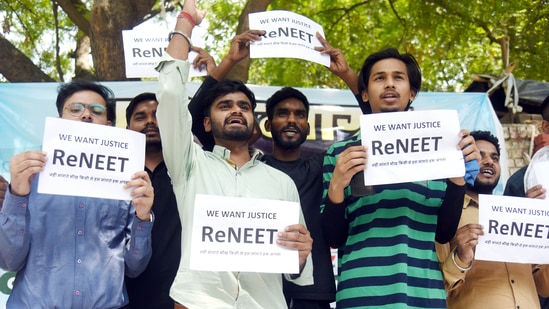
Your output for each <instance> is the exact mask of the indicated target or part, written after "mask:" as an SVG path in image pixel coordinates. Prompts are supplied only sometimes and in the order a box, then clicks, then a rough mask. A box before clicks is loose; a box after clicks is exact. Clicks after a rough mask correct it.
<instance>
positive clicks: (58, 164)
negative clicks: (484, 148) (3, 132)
mask: <svg viewBox="0 0 549 309" xmlns="http://www.w3.org/2000/svg"><path fill="white" fill-rule="evenodd" d="M42 150H43V151H45V152H46V154H47V157H48V162H47V163H46V166H45V167H44V171H42V172H41V173H40V178H39V179H38V192H39V193H47V194H59V195H75V196H88V197H97V198H107V199H117V200H131V199H132V198H131V196H130V192H131V191H132V188H129V189H124V188H123V186H124V184H125V183H127V182H128V181H129V180H130V179H131V176H132V175H133V174H134V173H135V172H138V171H142V170H143V167H144V166H145V135H144V134H142V133H139V132H135V131H132V130H127V129H121V128H116V127H111V126H108V125H98V124H92V123H87V122H81V121H75V120H67V119H62V118H52V117H47V118H46V124H45V127H44V139H43V143H42Z"/></svg>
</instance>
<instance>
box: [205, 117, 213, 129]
mask: <svg viewBox="0 0 549 309" xmlns="http://www.w3.org/2000/svg"><path fill="white" fill-rule="evenodd" d="M211 121H212V120H211V119H210V117H209V116H206V117H204V122H203V123H204V131H206V132H211V131H212V122H211Z"/></svg>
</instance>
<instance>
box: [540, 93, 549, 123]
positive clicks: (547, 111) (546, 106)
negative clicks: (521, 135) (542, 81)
mask: <svg viewBox="0 0 549 309" xmlns="http://www.w3.org/2000/svg"><path fill="white" fill-rule="evenodd" d="M541 118H543V120H545V121H549V95H548V96H547V97H546V98H545V100H543V103H541Z"/></svg>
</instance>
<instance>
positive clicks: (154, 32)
mask: <svg viewBox="0 0 549 309" xmlns="http://www.w3.org/2000/svg"><path fill="white" fill-rule="evenodd" d="M201 29H202V28H200V27H196V28H195V29H194V30H193V36H192V37H191V40H192V42H193V45H195V46H204V38H203V31H201ZM168 33H169V31H167V30H165V29H160V28H159V29H155V28H150V29H137V30H135V29H134V30H123V31H122V41H123V44H124V62H125V64H126V77H127V78H140V77H153V78H158V72H157V71H156V70H155V69H154V68H155V67H156V65H157V64H158V62H159V61H160V59H161V58H162V56H163V55H164V53H165V52H166V48H167V47H168V42H169V41H168ZM175 35H178V34H175ZM197 55H198V53H196V52H195V51H191V52H190V53H189V61H190V62H191V63H192V62H193V60H194V58H196V56H197ZM206 75H207V72H206V67H202V68H198V69H195V68H194V66H192V65H191V66H190V69H189V77H194V76H206Z"/></svg>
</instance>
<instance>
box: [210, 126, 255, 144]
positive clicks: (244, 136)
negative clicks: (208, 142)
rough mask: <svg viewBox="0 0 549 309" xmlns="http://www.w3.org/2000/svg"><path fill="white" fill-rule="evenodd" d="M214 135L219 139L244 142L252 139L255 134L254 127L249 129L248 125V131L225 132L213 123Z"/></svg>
mask: <svg viewBox="0 0 549 309" xmlns="http://www.w3.org/2000/svg"><path fill="white" fill-rule="evenodd" d="M212 133H213V136H214V137H215V138H218V139H223V140H230V141H238V142H242V141H247V140H249V139H250V137H251V136H252V134H253V127H248V126H247V124H246V129H230V130H224V127H221V128H220V127H219V126H217V125H216V124H214V123H213V122H212Z"/></svg>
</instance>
